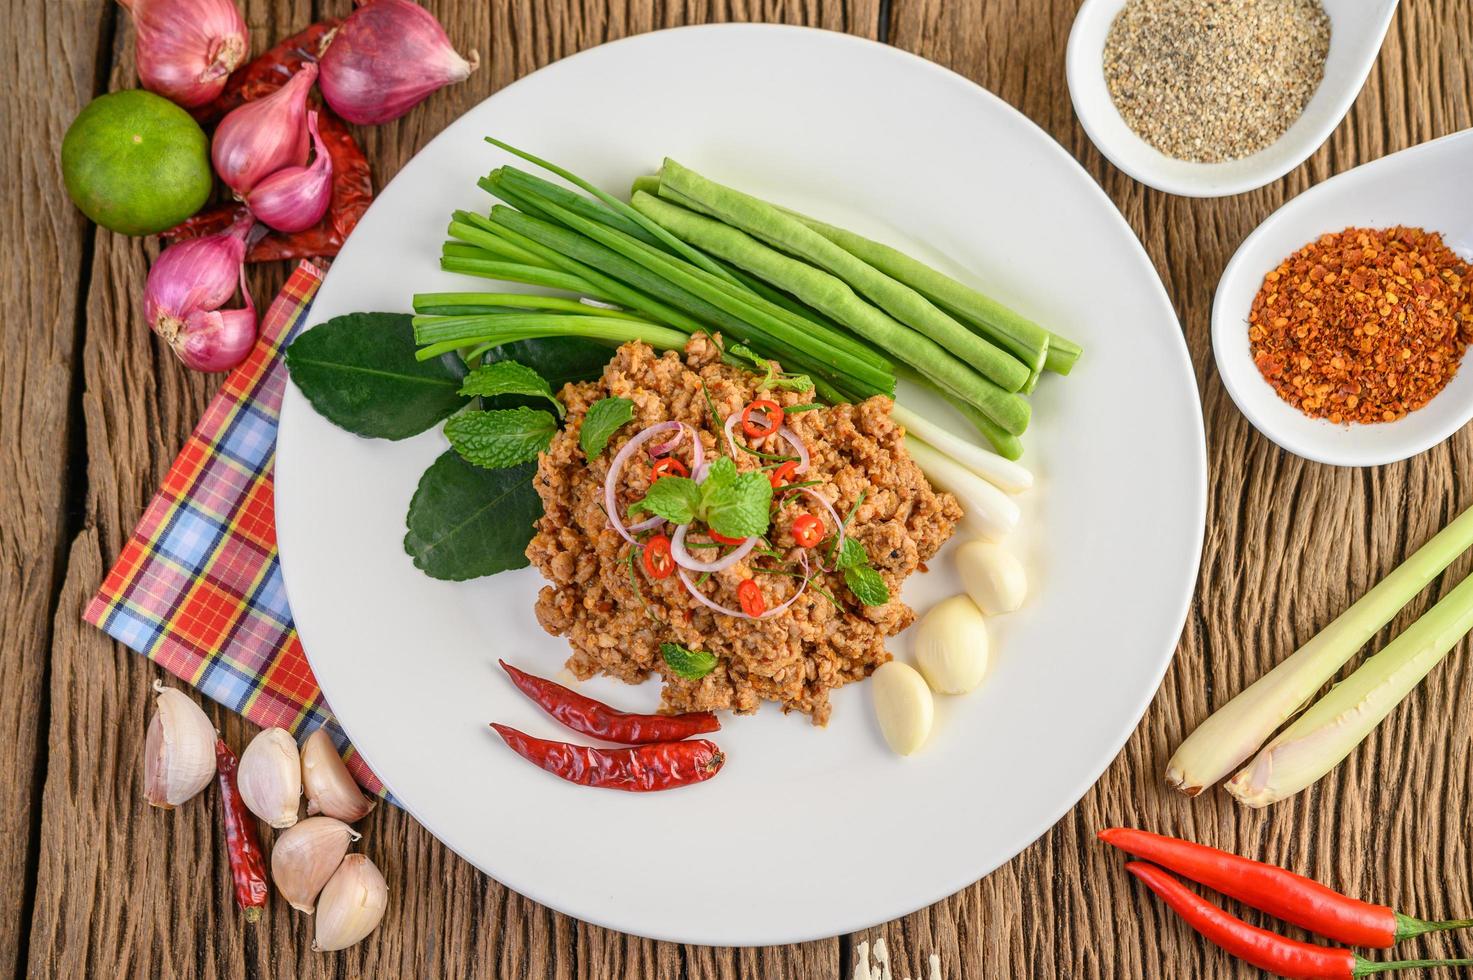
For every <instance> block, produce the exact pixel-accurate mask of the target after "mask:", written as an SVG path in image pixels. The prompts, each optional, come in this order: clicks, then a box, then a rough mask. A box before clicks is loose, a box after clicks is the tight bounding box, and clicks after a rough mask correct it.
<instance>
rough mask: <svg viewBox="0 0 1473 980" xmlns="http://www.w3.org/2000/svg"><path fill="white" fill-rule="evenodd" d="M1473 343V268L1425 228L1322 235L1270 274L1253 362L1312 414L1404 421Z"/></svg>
mask: <svg viewBox="0 0 1473 980" xmlns="http://www.w3.org/2000/svg"><path fill="white" fill-rule="evenodd" d="M1470 339H1473V269H1470V267H1469V265H1468V263H1467V262H1465V261H1463V260H1462V259H1461V258H1459V257H1458V256H1457V255H1456V254H1454V253H1453V252H1452V251H1451V250H1450V249H1449V248H1448V247H1447V246H1446V245H1444V244H1443V242H1442V236H1441V235H1439V234H1437V233H1436V232H1428V231H1424V230H1422V229H1421V228H1404V227H1396V228H1390V229H1374V228H1346V229H1345V230H1344V231H1341V232H1337V233H1335V234H1327V235H1322V236H1321V237H1320V238H1319V239H1318V240H1316V241H1314V242H1311V243H1310V244H1308V245H1306V246H1304V247H1303V248H1301V249H1300V250H1299V251H1297V252H1295V253H1294V254H1293V255H1291V256H1289V257H1288V258H1287V259H1285V260H1284V261H1283V262H1281V263H1280V264H1279V267H1278V268H1276V269H1274V270H1273V271H1272V272H1270V273H1268V275H1266V276H1264V278H1263V286H1262V288H1260V289H1259V291H1258V295H1257V296H1255V297H1254V298H1253V306H1252V309H1251V310H1250V311H1249V314H1248V341H1249V344H1250V346H1251V348H1252V351H1253V360H1254V363H1255V364H1257V365H1258V370H1259V371H1260V372H1261V373H1262V374H1263V377H1264V378H1265V379H1266V380H1267V381H1268V383H1269V384H1271V385H1273V387H1274V390H1275V391H1277V392H1278V394H1279V397H1281V398H1283V399H1284V401H1286V402H1288V403H1289V404H1291V405H1293V406H1294V407H1296V408H1298V409H1299V410H1300V411H1302V412H1303V413H1304V414H1305V415H1308V416H1311V417H1313V418H1325V419H1329V420H1330V421H1331V422H1334V423H1336V424H1339V423H1342V422H1361V423H1368V422H1394V421H1395V420H1397V419H1399V418H1402V417H1403V416H1405V415H1406V414H1407V413H1408V412H1414V411H1416V410H1417V409H1419V408H1421V407H1422V406H1423V405H1425V404H1427V403H1428V402H1429V401H1431V400H1432V398H1433V397H1434V396H1435V395H1436V394H1437V393H1438V392H1439V391H1441V390H1442V389H1443V387H1444V386H1445V385H1446V384H1447V383H1448V381H1450V380H1451V379H1452V377H1453V375H1454V374H1456V373H1457V370H1458V363H1459V361H1460V360H1461V358H1462V356H1463V350H1464V348H1465V347H1466V346H1467V345H1468V342H1469V340H1470Z"/></svg>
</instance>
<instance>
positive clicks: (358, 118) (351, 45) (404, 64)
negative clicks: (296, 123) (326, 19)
mask: <svg viewBox="0 0 1473 980" xmlns="http://www.w3.org/2000/svg"><path fill="white" fill-rule="evenodd" d="M480 63H481V59H480V56H479V55H478V54H476V52H474V51H472V52H471V56H470V58H469V60H467V59H465V58H462V57H461V56H460V55H459V54H456V52H455V48H453V47H452V46H451V45H450V39H449V38H448V37H446V36H445V29H444V28H443V27H441V26H440V22H439V21H438V20H436V19H435V15H434V14H432V13H430V12H429V11H428V10H426V9H425V8H423V7H421V6H420V5H419V4H417V3H413V2H412V0H368V2H367V3H365V4H364V5H363V6H361V7H359V8H358V9H357V10H355V11H353V12H352V13H351V14H349V15H348V19H347V20H345V21H343V24H342V26H341V27H339V28H338V32H337V34H336V35H335V36H334V37H333V39H332V44H330V45H328V48H327V50H326V51H324V52H323V53H322V79H321V81H320V83H319V87H320V88H321V89H322V97H323V98H324V99H326V100H327V104H328V105H329V106H330V107H331V108H332V111H333V112H336V113H337V114H338V115H340V116H342V117H343V118H344V119H346V120H347V121H348V122H350V123H358V124H360V125H366V126H371V125H376V124H378V123H385V122H388V121H390V120H391V119H398V118H399V117H400V116H402V115H404V113H406V112H408V111H409V110H410V109H412V108H414V107H415V106H417V105H419V104H420V103H421V102H423V101H424V100H425V99H426V98H427V97H428V96H429V95H430V93H431V92H434V91H435V90H436V89H439V88H442V87H444V86H446V85H449V84H450V83H452V82H460V81H464V80H465V79H466V78H467V77H469V76H470V73H471V72H473V71H475V70H476V68H477V67H479V66H480Z"/></svg>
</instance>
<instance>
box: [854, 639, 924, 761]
mask: <svg viewBox="0 0 1473 980" xmlns="http://www.w3.org/2000/svg"><path fill="white" fill-rule="evenodd" d="M870 690H871V692H872V693H873V695H874V699H875V717H876V718H877V719H878V720H879V722H880V733H881V734H882V735H884V736H885V741H886V742H888V743H890V748H892V749H894V750H895V751H896V752H898V753H900V754H901V755H910V754H911V753H912V752H914V751H915V750H916V749H918V748H920V747H921V745H922V744H923V743H924V742H925V741H926V736H927V735H929V734H931V720H932V717H933V713H934V707H933V704H932V701H931V689H930V688H929V687H927V686H926V680H925V678H923V677H922V676H921V675H920V674H918V673H916V670H915V668H914V667H911V666H908V665H906V664H903V663H901V662H900V661H898V660H892V661H890V662H889V663H887V664H881V665H880V666H879V668H878V669H876V670H875V672H874V674H872V675H871V676H870Z"/></svg>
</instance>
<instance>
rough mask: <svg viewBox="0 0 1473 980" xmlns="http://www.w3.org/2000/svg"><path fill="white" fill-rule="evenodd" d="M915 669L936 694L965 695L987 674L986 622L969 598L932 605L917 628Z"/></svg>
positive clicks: (958, 597)
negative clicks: (917, 669) (916, 668)
mask: <svg viewBox="0 0 1473 980" xmlns="http://www.w3.org/2000/svg"><path fill="white" fill-rule="evenodd" d="M915 644H916V646H915V649H916V666H917V667H919V668H920V670H921V674H922V675H924V676H925V678H926V683H928V684H930V685H931V689H932V690H933V691H936V692H937V693H938V694H966V693H967V692H968V691H970V690H972V689H973V688H975V687H976V686H977V685H978V684H980V683H982V678H983V676H984V675H985V674H986V673H987V660H988V657H987V620H986V619H985V618H984V617H983V615H982V610H980V609H978V608H977V604H976V603H975V602H973V601H972V598H971V596H966V595H954V596H952V597H951V598H950V599H945V600H943V601H941V602H938V603H937V604H936V605H934V606H932V607H931V609H930V610H929V611H928V612H927V613H926V615H925V616H923V617H921V622H920V625H919V626H918V627H917V628H916V640H915Z"/></svg>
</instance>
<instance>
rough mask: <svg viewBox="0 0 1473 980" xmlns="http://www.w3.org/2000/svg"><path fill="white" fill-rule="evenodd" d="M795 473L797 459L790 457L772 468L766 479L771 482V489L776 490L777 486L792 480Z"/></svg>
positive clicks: (796, 471) (784, 484)
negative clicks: (775, 467)
mask: <svg viewBox="0 0 1473 980" xmlns="http://www.w3.org/2000/svg"><path fill="white" fill-rule="evenodd" d="M797 475H798V461H797V460H796V459H790V460H788V461H787V462H786V463H783V464H781V465H780V466H778V468H777V469H775V470H773V471H772V475H771V476H769V477H768V478H767V479H768V482H770V483H771V484H772V489H774V490H776V489H777V488H778V487H784V486H787V485H788V484H789V483H791V482H792V480H793V477H795V476H797Z"/></svg>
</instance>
